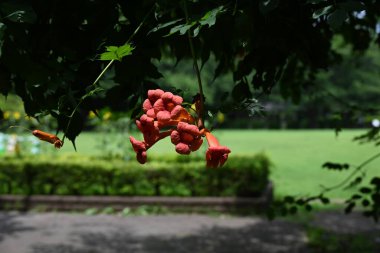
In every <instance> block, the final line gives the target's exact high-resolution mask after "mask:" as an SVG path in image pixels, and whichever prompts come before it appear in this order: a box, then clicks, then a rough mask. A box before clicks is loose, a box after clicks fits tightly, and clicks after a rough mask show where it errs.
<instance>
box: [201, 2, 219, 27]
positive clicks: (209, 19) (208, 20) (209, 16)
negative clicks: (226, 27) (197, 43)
mask: <svg viewBox="0 0 380 253" xmlns="http://www.w3.org/2000/svg"><path fill="white" fill-rule="evenodd" d="M224 11H225V10H224V6H223V5H221V6H219V7H217V8H215V9H212V10H211V11H208V12H206V14H205V15H204V16H203V17H202V18H201V19H200V20H199V23H200V24H201V26H204V25H208V27H209V28H210V27H211V26H213V25H215V23H216V17H217V16H218V15H219V14H220V13H223V12H224Z"/></svg>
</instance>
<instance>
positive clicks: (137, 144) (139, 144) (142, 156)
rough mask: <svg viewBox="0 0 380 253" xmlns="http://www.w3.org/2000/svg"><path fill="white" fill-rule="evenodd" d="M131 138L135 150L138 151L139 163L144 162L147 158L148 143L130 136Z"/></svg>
mask: <svg viewBox="0 0 380 253" xmlns="http://www.w3.org/2000/svg"><path fill="white" fill-rule="evenodd" d="M129 140H130V141H131V143H132V147H133V150H134V151H135V152H136V159H137V161H138V162H139V163H141V164H144V163H146V160H147V155H146V150H147V146H146V143H145V142H143V141H138V140H136V139H135V138H133V137H132V136H129Z"/></svg>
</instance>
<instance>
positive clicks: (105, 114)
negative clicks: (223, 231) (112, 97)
mask: <svg viewBox="0 0 380 253" xmlns="http://www.w3.org/2000/svg"><path fill="white" fill-rule="evenodd" d="M111 116H112V113H111V112H106V113H104V114H103V120H109V119H110V118H111Z"/></svg>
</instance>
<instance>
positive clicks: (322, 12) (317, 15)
mask: <svg viewBox="0 0 380 253" xmlns="http://www.w3.org/2000/svg"><path fill="white" fill-rule="evenodd" d="M332 10H333V6H332V5H329V6H326V7H323V8H321V9H318V10H316V11H314V13H313V19H318V18H320V17H321V16H324V15H326V14H329V13H330V12H331V11H332Z"/></svg>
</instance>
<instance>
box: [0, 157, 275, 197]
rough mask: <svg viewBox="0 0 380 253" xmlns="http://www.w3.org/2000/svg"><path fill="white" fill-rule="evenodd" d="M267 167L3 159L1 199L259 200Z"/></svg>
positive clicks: (174, 160) (260, 162) (189, 161)
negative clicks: (20, 196)
mask: <svg viewBox="0 0 380 253" xmlns="http://www.w3.org/2000/svg"><path fill="white" fill-rule="evenodd" d="M270 166H271V163H270V161H269V159H268V158H267V157H266V156H265V155H263V154H258V155H255V156H231V157H230V158H229V160H228V162H227V163H226V164H225V165H224V166H223V167H222V168H218V169H209V168H205V162H204V160H203V159H201V158H199V157H198V158H197V157H190V156H186V157H184V158H182V157H165V158H160V157H156V158H155V159H154V158H153V159H150V162H149V163H147V164H145V165H140V164H138V163H136V162H135V161H128V162H126V161H123V160H104V159H99V158H94V157H83V156H81V157H78V156H74V157H62V156H60V157H47V156H32V157H2V158H1V161H0V194H23V195H33V194H44V195H45V194H47V195H53V194H57V195H124V196H258V195H260V194H261V192H262V191H263V189H264V188H265V187H266V185H267V183H268V175H269V169H270Z"/></svg>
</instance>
